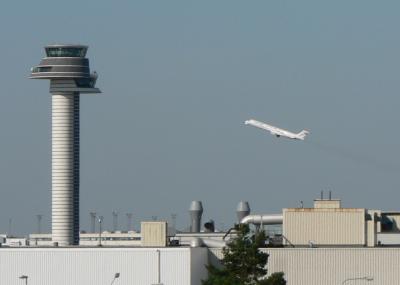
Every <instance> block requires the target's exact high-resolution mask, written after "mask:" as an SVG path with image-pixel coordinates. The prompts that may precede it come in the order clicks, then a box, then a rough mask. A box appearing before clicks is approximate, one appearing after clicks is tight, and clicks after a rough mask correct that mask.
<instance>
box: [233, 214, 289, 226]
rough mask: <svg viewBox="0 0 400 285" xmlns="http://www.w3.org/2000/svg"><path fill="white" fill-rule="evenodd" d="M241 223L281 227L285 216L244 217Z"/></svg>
mask: <svg viewBox="0 0 400 285" xmlns="http://www.w3.org/2000/svg"><path fill="white" fill-rule="evenodd" d="M240 223H241V224H253V225H281V224H282V223H283V215H282V214H273V215H248V216H246V217H244V218H243V219H242V220H241V221H240Z"/></svg>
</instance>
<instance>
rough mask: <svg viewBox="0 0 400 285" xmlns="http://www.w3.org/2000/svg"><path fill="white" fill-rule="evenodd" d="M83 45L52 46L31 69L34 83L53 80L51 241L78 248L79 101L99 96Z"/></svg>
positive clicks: (95, 76)
mask: <svg viewBox="0 0 400 285" xmlns="http://www.w3.org/2000/svg"><path fill="white" fill-rule="evenodd" d="M87 49H88V47H87V46H82V45H49V46H46V47H45V51H46V57H45V58H43V59H42V61H41V62H40V64H39V65H38V66H36V67H34V68H32V69H31V76H30V78H32V79H50V93H51V98H52V116H51V119H52V159H51V168H52V241H53V243H55V244H57V245H59V246H68V245H78V244H79V99H80V98H79V97H80V94H83V93H100V90H99V89H98V88H95V83H96V79H97V74H96V72H94V73H93V74H90V69H89V59H87V58H86V57H85V56H86V51H87Z"/></svg>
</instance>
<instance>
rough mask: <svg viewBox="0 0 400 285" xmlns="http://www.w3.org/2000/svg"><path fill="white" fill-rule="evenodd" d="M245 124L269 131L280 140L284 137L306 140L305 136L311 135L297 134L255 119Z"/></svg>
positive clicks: (303, 132)
mask: <svg viewBox="0 0 400 285" xmlns="http://www.w3.org/2000/svg"><path fill="white" fill-rule="evenodd" d="M244 123H245V124H246V125H251V126H253V127H256V128H259V129H263V130H266V131H269V132H270V133H271V134H272V135H275V136H276V137H278V138H279V137H281V136H282V137H285V138H289V139H295V140H304V138H305V136H306V135H307V134H308V133H309V132H308V131H306V130H303V131H301V132H300V133H298V134H295V133H292V132H289V131H287V130H284V129H281V128H277V127H274V126H271V125H268V124H266V123H263V122H260V121H257V120H253V119H251V120H247V121H245V122H244Z"/></svg>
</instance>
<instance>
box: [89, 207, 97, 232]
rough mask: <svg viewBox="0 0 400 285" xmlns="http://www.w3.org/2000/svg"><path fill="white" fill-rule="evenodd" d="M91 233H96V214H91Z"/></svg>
mask: <svg viewBox="0 0 400 285" xmlns="http://www.w3.org/2000/svg"><path fill="white" fill-rule="evenodd" d="M89 214H90V232H91V233H94V232H96V212H90V213H89Z"/></svg>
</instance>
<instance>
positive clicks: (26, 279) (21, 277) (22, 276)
mask: <svg viewBox="0 0 400 285" xmlns="http://www.w3.org/2000/svg"><path fill="white" fill-rule="evenodd" d="M19 279H25V285H28V276H27V275H21V276H20V277H19Z"/></svg>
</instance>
